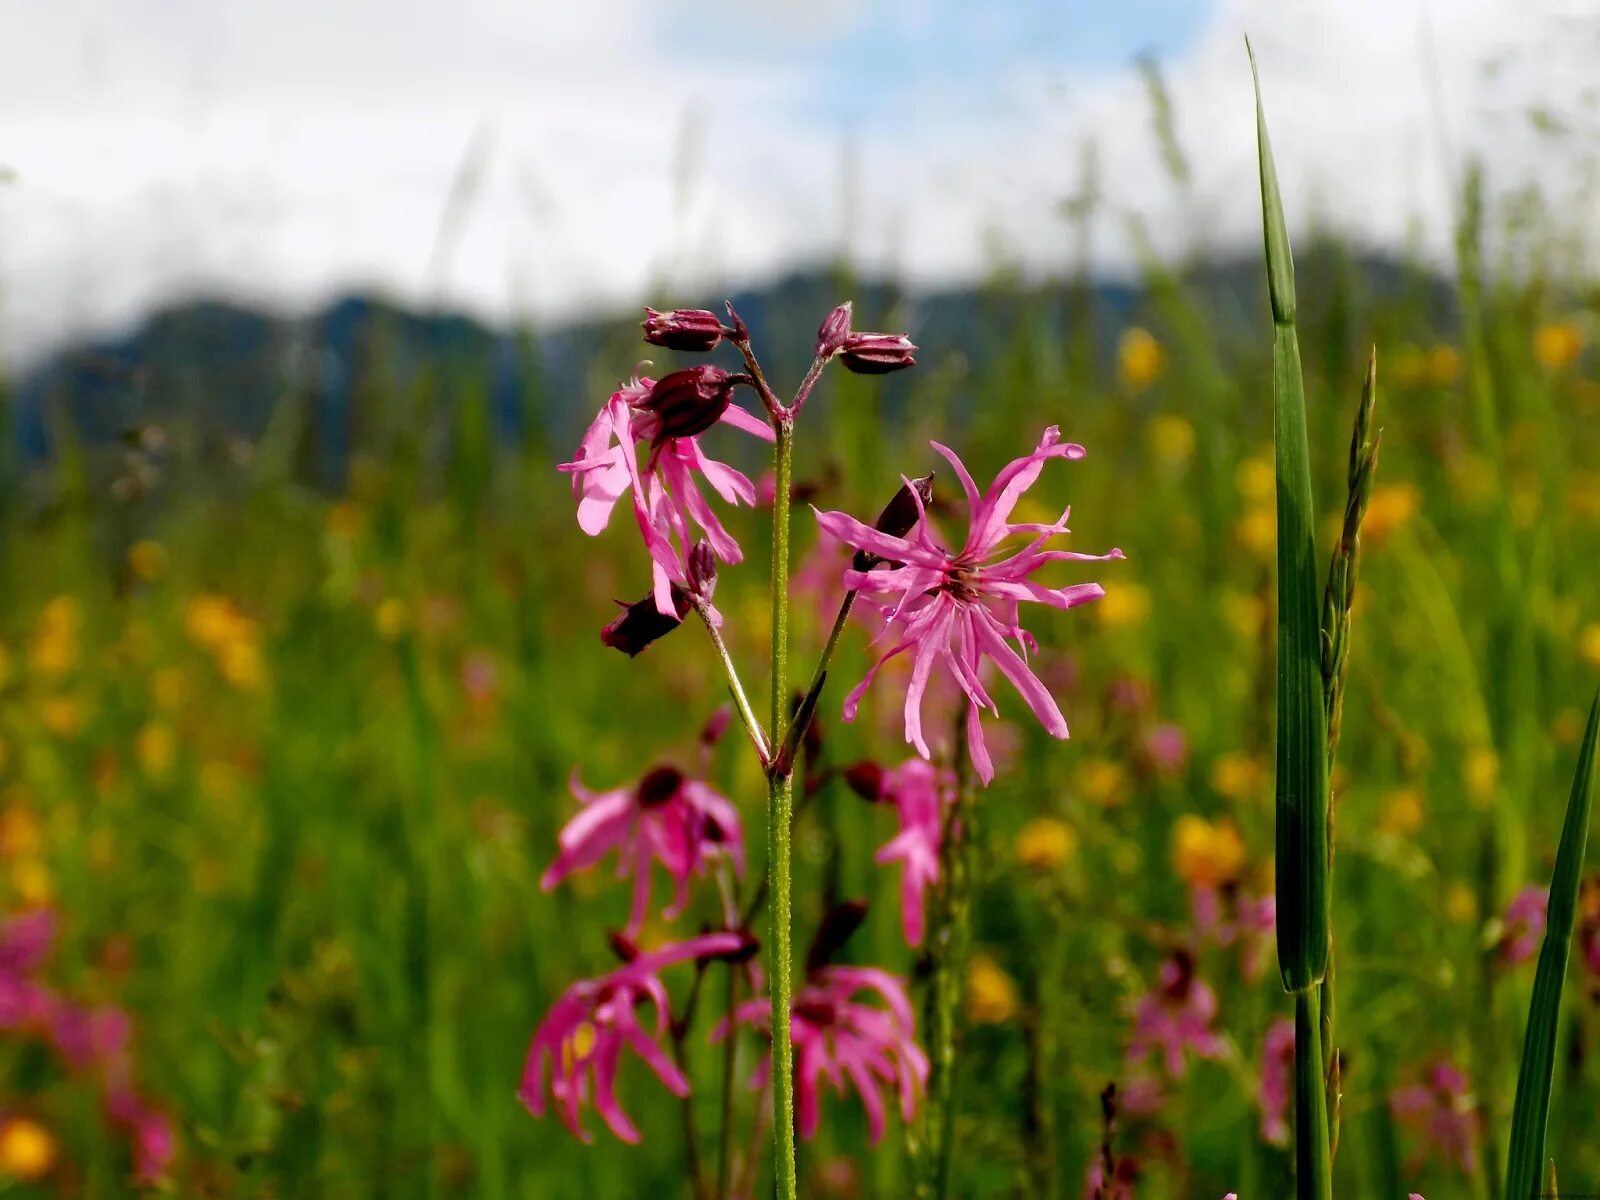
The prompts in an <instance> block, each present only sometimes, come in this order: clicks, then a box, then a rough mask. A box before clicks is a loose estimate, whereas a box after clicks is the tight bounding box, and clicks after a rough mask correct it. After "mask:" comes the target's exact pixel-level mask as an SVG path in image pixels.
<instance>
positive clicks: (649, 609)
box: [600, 584, 689, 658]
mask: <svg viewBox="0 0 1600 1200" xmlns="http://www.w3.org/2000/svg"><path fill="white" fill-rule="evenodd" d="M617 603H618V604H620V605H622V612H621V613H620V614H619V615H618V617H617V619H616V620H615V621H612V622H611V624H609V625H607V626H606V627H605V628H604V629H602V630H601V631H600V640H601V641H602V642H603V643H605V644H606V645H607V646H610V647H611V648H612V649H613V650H620V651H622V652H623V653H624V654H626V655H627V656H628V657H629V658H633V657H634V656H635V655H637V654H638V653H639V652H640V651H641V650H643V649H644V648H645V647H646V646H648V645H649V644H650V643H651V642H654V641H658V640H660V639H661V638H664V637H666V636H667V634H669V633H671V632H672V631H673V630H674V629H676V628H677V627H678V626H679V625H681V624H683V618H684V617H686V616H688V615H689V593H687V592H685V591H684V590H683V589H682V588H680V587H678V586H677V585H676V584H674V585H673V588H672V605H673V607H674V608H676V609H677V611H678V615H677V616H676V617H669V616H666V615H664V614H663V613H662V612H660V611H659V610H658V609H657V608H656V598H655V595H654V594H653V593H652V594H651V595H648V596H646V597H645V598H644V599H643V600H636V601H634V603H632V604H628V603H626V602H624V601H622V600H618V601H617Z"/></svg>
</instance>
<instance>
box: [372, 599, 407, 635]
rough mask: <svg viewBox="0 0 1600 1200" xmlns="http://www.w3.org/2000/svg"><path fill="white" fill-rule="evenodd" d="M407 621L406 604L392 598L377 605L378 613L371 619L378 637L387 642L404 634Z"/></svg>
mask: <svg viewBox="0 0 1600 1200" xmlns="http://www.w3.org/2000/svg"><path fill="white" fill-rule="evenodd" d="M407 619H408V615H407V612H406V602H405V601H404V600H400V599H398V598H396V597H394V596H390V597H389V598H388V599H386V600H384V601H382V602H381V603H380V604H379V605H378V611H377V613H376V614H375V615H374V618H373V620H374V623H375V624H376V625H377V627H378V634H379V636H381V637H382V638H383V639H384V640H385V641H389V642H392V641H394V640H396V639H397V638H398V637H399V636H400V635H401V634H402V633H404V632H405V628H406V622H407Z"/></svg>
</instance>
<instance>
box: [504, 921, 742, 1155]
mask: <svg viewBox="0 0 1600 1200" xmlns="http://www.w3.org/2000/svg"><path fill="white" fill-rule="evenodd" d="M747 948H748V942H747V941H746V939H745V938H743V937H741V936H740V935H738V934H734V933H711V934H705V935H703V936H701V937H696V938H690V939H689V940H688V941H686V942H677V943H674V944H672V945H668V946H663V947H661V949H659V950H655V951H652V952H651V953H648V954H641V955H639V956H638V957H636V958H634V959H633V960H632V961H631V962H627V963H624V964H623V965H622V966H620V967H618V968H617V969H616V970H615V971H613V972H611V974H609V975H604V976H602V977H600V978H599V979H584V980H580V981H579V982H577V983H575V984H573V985H572V986H571V987H569V988H568V989H567V990H566V992H565V993H563V994H562V996H561V998H560V999H559V1000H557V1001H556V1002H555V1004H554V1005H553V1006H552V1007H551V1009H550V1011H549V1013H548V1014H546V1016H545V1019H544V1020H543V1021H541V1022H540V1023H539V1028H538V1029H537V1030H535V1031H534V1035H533V1042H532V1044H531V1045H529V1047H528V1056H527V1059H526V1061H525V1062H524V1064H523V1068H522V1084H521V1086H520V1087H519V1088H518V1089H517V1096H518V1098H519V1099H521V1101H522V1103H523V1104H524V1105H526V1106H527V1108H528V1111H529V1112H531V1113H533V1115H534V1116H536V1117H542V1116H544V1110H545V1102H546V1097H545V1092H546V1080H545V1068H546V1064H547V1062H548V1065H549V1069H550V1078H549V1096H550V1098H551V1099H552V1100H554V1102H555V1105H556V1115H557V1116H558V1117H560V1118H561V1122H562V1124H564V1125H565V1126H566V1127H567V1128H568V1129H569V1130H570V1131H571V1132H572V1133H574V1134H576V1135H577V1136H578V1137H579V1138H581V1139H582V1140H583V1141H585V1142H587V1141H590V1140H591V1137H590V1134H589V1131H588V1130H587V1129H585V1128H584V1127H583V1124H582V1121H581V1119H580V1118H581V1114H582V1110H583V1106H584V1105H585V1104H586V1103H588V1102H589V1100H590V1099H591V1098H592V1099H593V1102H594V1108H595V1111H596V1112H598V1113H599V1114H600V1116H601V1118H602V1119H603V1120H604V1121H605V1123H606V1125H607V1126H608V1127H609V1128H610V1129H611V1132H612V1133H614V1134H616V1135H617V1137H619V1138H621V1139H622V1140H623V1141H625V1142H637V1141H638V1140H639V1130H638V1128H637V1127H636V1126H635V1125H634V1124H633V1122H632V1121H631V1120H629V1119H628V1114H627V1113H625V1112H624V1111H623V1110H622V1106H621V1105H620V1104H619V1103H618V1102H617V1097H616V1077H617V1067H618V1065H619V1064H620V1062H621V1059H622V1051H623V1050H624V1049H631V1050H632V1051H633V1052H634V1053H635V1054H637V1055H638V1056H639V1058H641V1059H642V1060H643V1061H644V1063H645V1065H646V1066H648V1067H649V1068H650V1069H651V1070H652V1071H654V1072H655V1074H656V1078H658V1079H660V1080H661V1082H662V1083H663V1084H665V1085H666V1087H667V1090H668V1091H670V1092H672V1093H673V1094H674V1095H676V1096H687V1095H688V1094H689V1081H688V1079H686V1078H685V1077H684V1074H683V1072H682V1071H680V1070H679V1069H678V1066H677V1064H676V1063H674V1062H673V1061H672V1059H671V1058H670V1057H669V1056H668V1054H667V1052H666V1051H665V1050H664V1049H662V1047H661V1044H660V1039H661V1036H662V1034H663V1033H665V1032H666V1029H667V1023H668V1016H669V1012H670V1009H671V1002H670V1000H669V999H668V996H667V988H666V985H665V984H663V983H662V982H661V979H660V972H661V971H662V970H664V969H665V968H667V967H670V966H674V965H676V964H677V963H682V962H688V961H690V960H692V959H698V958H716V957H719V956H724V955H731V954H738V953H741V952H743V951H744V950H746V949H747ZM646 1003H648V1004H650V1005H652V1006H653V1008H654V1016H653V1019H652V1020H651V1021H650V1026H651V1027H650V1028H649V1029H648V1030H647V1029H646V1028H645V1027H644V1026H643V1025H641V1024H640V1023H639V1017H638V1014H637V1011H636V1010H637V1009H638V1008H639V1007H640V1006H641V1005H644V1004H646ZM591 1093H592V1095H591Z"/></svg>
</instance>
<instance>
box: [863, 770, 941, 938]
mask: <svg viewBox="0 0 1600 1200" xmlns="http://www.w3.org/2000/svg"><path fill="white" fill-rule="evenodd" d="M846 778H847V779H848V780H849V782H850V785H851V787H853V788H855V789H856V791H857V792H858V793H859V794H860V795H861V796H863V798H865V799H868V800H875V801H878V802H881V803H884V804H892V805H893V806H894V809H895V812H896V813H897V814H898V815H899V817H900V832H899V833H897V834H895V836H894V837H893V838H891V839H890V840H889V841H888V842H887V843H886V844H885V845H883V846H882V847H880V848H879V850H878V853H877V854H876V855H875V856H874V857H873V861H874V862H876V863H878V864H879V865H880V866H882V865H886V864H888V863H892V862H898V863H899V864H900V919H901V924H902V926H903V928H904V929H905V935H906V944H907V945H910V946H920V945H921V944H922V928H923V921H922V915H923V914H922V909H923V896H924V894H925V893H926V891H927V888H928V885H929V884H931V883H936V882H937V881H938V879H939V849H940V846H941V845H942V844H943V840H944V816H945V810H946V808H948V807H949V805H950V803H951V802H952V801H953V800H954V799H955V777H954V775H952V774H951V772H949V771H948V770H944V769H942V768H938V767H935V766H934V765H933V764H932V763H928V762H924V761H923V760H922V759H920V758H908V759H907V760H906V761H905V762H903V763H901V764H900V765H899V766H898V767H896V768H894V770H892V771H885V770H882V769H881V768H879V767H877V766H875V765H873V764H871V763H862V764H859V765H857V766H855V767H852V768H850V770H849V771H847V772H846Z"/></svg>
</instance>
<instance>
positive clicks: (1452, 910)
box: [1444, 883, 1478, 925]
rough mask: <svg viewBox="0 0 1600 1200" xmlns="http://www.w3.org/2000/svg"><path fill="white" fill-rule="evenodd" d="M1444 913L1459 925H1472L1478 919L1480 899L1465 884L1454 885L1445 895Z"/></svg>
mask: <svg viewBox="0 0 1600 1200" xmlns="http://www.w3.org/2000/svg"><path fill="white" fill-rule="evenodd" d="M1444 912H1445V916H1447V917H1449V918H1450V919H1451V920H1452V921H1454V922H1455V923H1456V924H1457V925H1470V924H1471V923H1472V922H1474V921H1476V920H1477V919H1478V898H1477V897H1476V896H1475V895H1473V893H1472V889H1471V888H1470V887H1468V886H1467V885H1466V884H1464V883H1452V884H1451V885H1450V888H1449V890H1448V891H1446V892H1445V894H1444Z"/></svg>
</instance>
